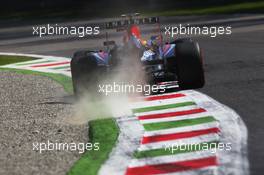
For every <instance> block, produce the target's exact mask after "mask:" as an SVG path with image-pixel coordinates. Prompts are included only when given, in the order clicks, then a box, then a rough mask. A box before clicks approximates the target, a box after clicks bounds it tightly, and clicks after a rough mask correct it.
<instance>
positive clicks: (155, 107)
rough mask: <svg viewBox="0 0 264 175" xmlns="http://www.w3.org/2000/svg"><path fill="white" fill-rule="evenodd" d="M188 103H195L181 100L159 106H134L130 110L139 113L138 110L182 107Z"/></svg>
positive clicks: (147, 110) (188, 104) (146, 110)
mask: <svg viewBox="0 0 264 175" xmlns="http://www.w3.org/2000/svg"><path fill="white" fill-rule="evenodd" d="M190 105H195V103H194V102H183V103H175V104H168V105H160V106H150V107H144V108H135V109H133V110H132V111H133V113H140V112H149V111H156V110H163V109H170V108H177V107H184V106H190Z"/></svg>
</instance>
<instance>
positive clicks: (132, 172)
mask: <svg viewBox="0 0 264 175" xmlns="http://www.w3.org/2000/svg"><path fill="white" fill-rule="evenodd" d="M215 165H217V159H216V157H215V156H212V157H206V158H201V159H194V160H186V161H180V162H171V163H164V164H156V165H145V166H140V167H129V168H128V169H127V171H126V175H151V174H164V173H175V172H181V171H187V170H195V169H198V168H203V167H208V166H215Z"/></svg>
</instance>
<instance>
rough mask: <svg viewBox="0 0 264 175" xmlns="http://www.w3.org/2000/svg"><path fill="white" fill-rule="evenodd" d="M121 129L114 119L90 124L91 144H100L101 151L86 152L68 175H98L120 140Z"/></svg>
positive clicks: (95, 121)
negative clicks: (118, 139)
mask: <svg viewBox="0 0 264 175" xmlns="http://www.w3.org/2000/svg"><path fill="white" fill-rule="evenodd" d="M118 133H119V129H118V126H117V125H116V123H115V121H114V119H102V120H94V121H90V122H89V138H90V140H89V142H91V143H96V142H98V143H100V150H99V151H94V150H92V151H86V152H85V153H84V154H83V155H82V157H81V158H80V159H79V160H78V161H77V162H76V163H75V164H74V165H73V167H72V168H71V169H70V171H69V172H68V175H96V174H97V172H98V171H99V168H100V166H101V165H102V164H103V163H104V162H105V161H106V160H107V158H108V156H109V154H110V152H111V150H112V148H113V147H114V146H115V144H116V141H117V138H118Z"/></svg>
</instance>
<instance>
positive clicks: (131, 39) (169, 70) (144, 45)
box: [71, 13, 205, 96]
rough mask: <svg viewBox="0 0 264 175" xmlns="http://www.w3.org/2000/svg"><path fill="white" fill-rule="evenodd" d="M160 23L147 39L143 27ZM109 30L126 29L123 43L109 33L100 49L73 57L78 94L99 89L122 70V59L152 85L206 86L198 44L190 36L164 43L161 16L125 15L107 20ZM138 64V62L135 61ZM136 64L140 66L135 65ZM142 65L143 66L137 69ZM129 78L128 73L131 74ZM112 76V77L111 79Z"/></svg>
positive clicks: (118, 30)
mask: <svg viewBox="0 0 264 175" xmlns="http://www.w3.org/2000/svg"><path fill="white" fill-rule="evenodd" d="M143 25H155V26H157V29H158V30H157V31H158V32H157V33H158V34H156V35H152V36H150V38H149V39H148V40H146V39H144V38H143V37H142V34H141V29H140V27H141V26H143ZM105 29H106V30H116V31H117V32H123V37H122V42H121V44H117V43H116V42H115V41H113V40H111V41H109V36H108V32H106V40H105V42H104V43H103V45H104V48H103V49H100V50H93V51H91V50H81V51H77V52H75V53H74V55H73V58H72V60H71V74H72V81H73V89H74V93H75V95H77V96H78V95H80V94H82V93H83V92H84V91H96V90H97V89H98V84H99V83H100V82H101V81H102V79H104V80H106V79H108V77H109V76H110V77H111V75H112V74H114V73H113V72H116V71H118V70H119V71H122V74H126V73H127V72H126V70H125V69H123V70H120V69H119V68H120V65H122V63H123V62H126V61H128V60H129V61H130V63H129V64H126V65H129V66H127V68H126V69H130V70H131V69H132V73H131V72H129V73H130V74H133V71H134V72H135V71H137V72H136V73H138V71H140V72H141V73H140V75H141V74H142V76H144V77H145V79H146V82H145V83H149V84H159V83H162V82H171V81H174V82H177V84H178V87H179V89H181V90H185V89H196V88H201V87H203V86H204V83H205V80H204V70H203V56H202V53H201V49H200V47H199V44H198V43H197V42H195V41H193V40H192V39H190V38H179V39H175V40H174V41H171V42H165V41H164V39H163V35H162V30H161V28H160V19H159V17H140V16H139V14H138V13H136V14H126V15H122V18H121V19H119V20H116V21H111V22H106V23H105ZM133 62H134V63H137V64H133ZM134 65H137V68H136V66H134ZM138 67H140V68H138ZM128 77H129V76H128ZM109 79H110V78H109Z"/></svg>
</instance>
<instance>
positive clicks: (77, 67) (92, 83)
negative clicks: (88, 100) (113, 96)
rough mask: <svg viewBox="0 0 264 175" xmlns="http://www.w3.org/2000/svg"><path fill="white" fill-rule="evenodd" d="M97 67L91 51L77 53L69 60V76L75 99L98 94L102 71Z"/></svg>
mask: <svg viewBox="0 0 264 175" xmlns="http://www.w3.org/2000/svg"><path fill="white" fill-rule="evenodd" d="M100 68H101V67H99V66H98V65H97V61H96V58H95V57H94V55H93V54H92V52H91V51H77V52H76V53H74V55H73V58H72V60H71V74H72V84H73V91H74V95H75V96H76V97H80V96H81V95H83V94H84V93H89V94H94V93H97V92H98V84H99V80H100V77H99V75H100V74H102V72H100V71H103V70H102V69H100Z"/></svg>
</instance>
